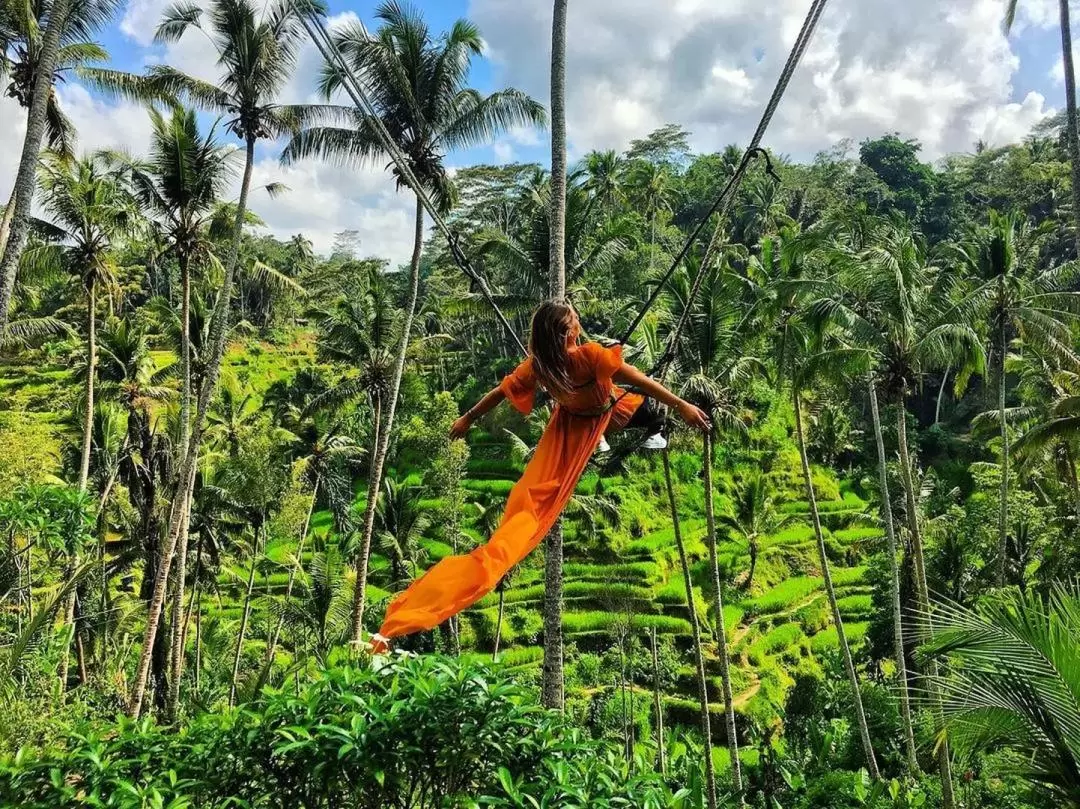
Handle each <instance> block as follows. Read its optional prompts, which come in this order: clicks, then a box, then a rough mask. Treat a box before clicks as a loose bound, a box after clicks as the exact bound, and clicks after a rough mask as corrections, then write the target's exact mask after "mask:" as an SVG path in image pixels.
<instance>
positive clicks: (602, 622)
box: [563, 610, 692, 635]
mask: <svg viewBox="0 0 1080 809" xmlns="http://www.w3.org/2000/svg"><path fill="white" fill-rule="evenodd" d="M624 620H625V618H624V617H623V616H622V615H619V614H618V613H614V612H602V611H600V610H593V611H590V612H566V613H563V631H564V632H566V633H567V634H569V635H577V634H584V633H589V632H608V631H611V630H612V629H614V628H615V627H616V626H618V625H619V623H620V622H622V621H624ZM632 624H633V628H634V629H635V630H647V629H654V628H655V629H656V631H657V632H659V633H660V634H662V635H690V634H692V628H691V626H690V622H689V621H687V620H686V619H684V618H677V617H675V616H672V615H634V616H633V619H632Z"/></svg>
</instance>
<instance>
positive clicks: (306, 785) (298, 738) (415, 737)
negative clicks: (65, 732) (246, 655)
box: [0, 656, 676, 809]
mask: <svg viewBox="0 0 1080 809" xmlns="http://www.w3.org/2000/svg"><path fill="white" fill-rule="evenodd" d="M629 767H630V762H627V761H625V759H624V757H623V756H622V755H621V751H620V752H619V753H616V752H615V751H614V750H613V749H611V748H609V747H607V746H605V745H602V744H599V743H596V742H592V741H590V740H588V739H585V738H583V737H582V735H581V734H580V733H579V732H577V731H575V730H571V729H569V728H568V727H567V726H566V725H565V724H564V721H563V720H562V718H561V717H559V716H558V715H556V714H553V713H549V712H547V711H544V710H542V709H540V708H539V707H537V706H536V705H535V703H534V702H533V701H532V699H531V698H530V696H529V695H528V693H527V692H525V691H524V690H522V689H521V688H520V687H518V686H514V685H511V684H509V683H507V682H505V681H504V680H502V679H501V678H500V677H499V676H498V675H497V674H495V673H493V672H492V670H490V669H486V668H483V667H476V666H470V665H468V664H466V663H463V662H461V661H455V660H447V659H442V658H438V657H434V656H432V657H425V658H407V657H398V658H395V659H394V660H393V661H392V662H391V663H389V664H387V665H386V666H384V667H383V668H381V669H379V670H358V669H338V670H332V671H326V672H322V673H320V674H319V675H318V676H317V677H316V679H315V680H314V681H312V682H310V683H309V684H308V685H307V686H306V687H305V688H304V689H303V690H302V691H301V692H300V693H299V694H298V695H294V694H292V693H286V692H284V691H282V692H276V691H268V692H266V694H265V695H264V696H263V698H262V699H261V701H260V702H258V703H256V704H252V705H249V706H246V707H243V708H239V709H233V710H230V711H228V712H226V713H224V714H206V715H203V716H201V717H199V718H198V719H197V720H195V721H194V722H193V723H192V724H191V725H189V726H188V727H186V728H184V729H183V730H181V731H180V732H171V731H169V730H167V729H165V728H161V727H158V726H157V725H155V724H154V723H153V722H151V721H149V720H143V721H141V722H133V721H130V720H121V722H120V723H119V724H118V725H109V726H104V727H100V728H93V729H89V730H88V731H87V732H85V733H83V734H81V735H72V736H71V737H70V739H68V740H67V743H66V744H65V745H63V746H58V747H56V748H54V749H52V750H50V751H48V752H46V753H44V754H42V755H40V756H34V755H31V754H22V755H17V756H14V757H7V758H3V759H0V805H2V806H20V807H24V809H46V808H47V809H65V807H77V806H109V807H122V808H123V809H134V808H135V807H145V806H158V807H165V806H168V807H174V808H176V809H179V807H190V806H199V807H207V808H208V809H217V808H220V809H223V808H224V807H226V806H229V807H232V806H247V807H252V808H253V809H255V808H256V807H258V808H260V809H263V808H265V809H277V808H278V807H280V809H285V807H289V808H290V809H292V808H294V807H311V808H312V809H313V808H314V807H326V806H334V807H343V808H345V809H382V807H387V806H409V807H415V809H425V808H428V807H430V809H435V807H443V806H451V805H452V806H462V805H470V806H505V805H507V799H510V801H511V803H510V804H509V805H517V806H521V805H533V804H532V803H531V802H529V801H527V799H523V798H522V797H521V796H522V795H523V794H529V795H533V796H539V797H542V796H544V795H545V794H547V795H551V796H552V798H550V799H549V800H551V801H554V802H553V803H552V802H549V803H546V804H545V805H556V806H560V807H584V806H601V807H603V806H643V805H650V806H657V807H664V806H674V805H676V804H675V803H674V801H675V798H674V797H673V796H672V795H671V794H670V792H669V791H668V790H667V788H666V787H665V786H664V785H663V783H662V782H661V781H660V780H659V779H658V778H656V777H655V776H651V775H645V776H639V777H636V778H635V777H631V776H630V775H629ZM645 769H647V768H646V767H645V766H644V765H643V764H642V763H639V766H638V771H639V772H641V771H643V770H645ZM586 785H587V787H588V788H587V789H586V788H585V787H586ZM585 794H588V795H589V798H588V799H585V798H577V799H575V798H574V797H573V796H575V795H585Z"/></svg>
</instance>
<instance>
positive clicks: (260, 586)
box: [206, 446, 882, 723]
mask: <svg viewBox="0 0 1080 809" xmlns="http://www.w3.org/2000/svg"><path fill="white" fill-rule="evenodd" d="M485 449H486V450H487V451H486V452H483V453H482V454H483V455H488V456H489V457H486V458H485V457H480V458H476V459H473V460H472V461H471V462H470V466H469V476H468V478H467V479H466V480H465V481H464V482H463V486H464V488H465V490H466V493H467V499H468V497H469V495H483V496H485V497H490V498H496V499H497V498H500V497H503V496H505V494H506V493H507V492H509V490H510V488H511V487H512V486H513V483H514V480H515V479H516V476H517V475H518V470H517V467H516V466H515V465H514V464H512V463H508V462H506V461H505V460H500V459H498V458H492V457H490V456H491V455H493V454H494V452H495V450H494V448H493V446H492V447H486V448H485ZM646 464H648V460H646V461H643V462H642V465H643V466H642V467H641V468H639V469H638V470H637V471H638V472H640V473H641V474H640V475H635V476H631V477H629V478H625V479H624V478H610V479H608V478H605V479H603V480H601V479H600V478H599V477H598V476H597V475H595V474H592V475H590V476H589V478H588V479H587V482H586V488H587V489H588V490H589V491H597V490H598V489H600V490H603V491H604V492H606V493H610V496H612V497H616V498H618V500H619V501H620V502H621V503H622V504H623V507H624V510H629V509H630V508H635V509H640V511H641V513H637V514H625V515H624V517H623V520H622V521H621V523H620V524H619V525H617V526H607V527H605V528H604V529H603V531H602V533H601V535H600V536H594V537H589V538H586V537H585V536H584V534H583V533H581V532H580V531H575V528H577V527H576V526H573V525H568V531H567V535H568V537H575V538H574V539H570V540H568V542H567V556H568V558H567V561H566V564H565V567H564V576H565V585H564V598H565V607H564V614H563V630H564V634H565V639H566V643H567V644H568V646H571V647H573V646H576V647H577V648H578V649H580V650H582V651H602V650H603V649H605V648H607V647H608V646H610V645H611V644H612V642H613V641H612V638H613V637H614V636H616V635H618V634H620V633H625V632H626V631H627V627H629V629H630V632H631V633H632V634H634V635H636V636H638V637H639V638H641V639H642V640H645V639H647V638H648V636H649V635H651V633H652V632H653V631H654V630H655V632H656V633H657V635H658V636H659V637H660V638H662V639H663V638H666V639H668V640H669V641H671V642H673V643H674V644H675V646H676V648H678V649H681V650H683V651H684V653H685V652H686V651H687V650H688V649H689V648H690V645H691V640H692V628H691V623H690V620H689V619H690V613H689V609H688V606H687V598H686V589H685V585H684V583H683V578H682V573H681V570H680V569H679V567H678V562H677V558H678V557H677V554H676V553H675V542H674V531H673V529H672V527H671V523H670V518H669V516H668V514H667V511H666V508H664V501H663V499H662V497H661V490H660V487H659V486H658V485H657V482H656V479H655V478H651V479H650V477H649V474H653V475H654V474H655V471H653V470H650V468H648V467H647V466H645V465H646ZM415 477H416V478H417V481H419V476H418V475H416V476H415ZM695 487H696V488H697V489H700V482H699V481H697V480H693V479H688V480H683V481H681V483H680V488H681V490H682V492H681V493H682V494H683V496H682V497H681V498H680V500H681V505H682V507H683V508H684V509H685V510H684V512H683V513H682V514H681V515H680V516H681V526H682V529H683V537H684V540H685V543H686V546H687V552H688V554H689V557H690V562H691V565H692V568H693V570H692V573H693V576H692V578H693V580H694V599H695V605H696V608H697V613H698V616H699V619H700V621H701V625H702V633H703V637H704V638H705V639H706V640H707V641H708V646H707V649H706V658H707V660H706V668H707V675H708V691H709V698H710V704H711V710H712V711H714V712H715V713H717V714H718V715H719V714H720V713H721V712H722V710H723V705H722V701H723V697H722V690H721V683H720V666H719V660H718V651H717V647H716V644H715V642H714V635H713V632H714V629H713V628H714V626H715V624H716V621H715V616H714V610H713V596H712V587H711V581H712V573H711V567H710V565H709V561H708V550H707V545H706V542H705V539H706V537H705V534H706V524H705V520H704V515H703V514H702V513H701V511H700V509H701V505H700V504H701V498H700V494H699V493H698V496H695V493H694V489H695ZM838 488H839V489H840V490H841V491H843V494H842V495H841V496H840V497H839V499H836V500H825V501H823V502H822V503H821V508H822V512H823V513H824V514H829V515H836V514H839V515H842V517H843V520H844V521H845V522H844V523H843V525H835V524H834V530H832V531H829V530H826V535H827V536H826V544H827V547H828V550H829V553H830V555H832V556H833V557H834V558H833V562H832V576H833V581H834V584H835V586H836V588H837V590H838V598H839V607H840V612H841V615H842V616H843V619H844V621H845V629H846V634H847V637H848V639H849V641H850V642H852V643H857V642H859V641H860V640H861V639H862V637H863V636H864V635H865V633H866V630H867V623H866V622H867V620H868V619H869V617H870V614H871V611H872V605H871V597H870V594H869V587H868V585H867V582H866V568H865V567H862V566H858V565H855V566H851V565H845V564H843V562H844V561H846V560H847V559H849V558H851V557H852V555H854V556H855V557H856V558H857V557H858V555H859V554H861V552H862V549H864V548H869V547H874V546H875V545H876V544H877V543H879V542H880V541H881V540H882V536H881V532H880V530H879V529H878V528H877V527H876V526H875V525H874V524H873V521H872V519H871V518H870V516H869V515H868V514H867V510H868V504H867V503H866V501H864V500H862V499H861V498H859V497H858V496H857V495H856V494H855V493H854V492H852V491H850V490H844V489H843V488H842V487H838ZM437 505H439V504H438V503H437V502H436V501H431V502H428V501H423V502H422V506H424V507H428V508H435V507H436V506H437ZM805 508H806V506H805V503H802V502H800V501H792V502H788V503H785V504H783V505H782V506H781V511H782V512H783V513H784V514H786V515H789V520H788V522H787V523H786V524H785V526H784V528H783V529H781V530H779V531H777V532H776V533H775V534H773V535H771V536H768V537H765V538H763V540H762V542H761V543H760V547H761V558H762V559H764V560H767V561H759V573H758V575H757V576H755V580H754V582H753V585H752V588H751V589H746V588H745V586H744V587H738V586H734V584H732V582H735V581H739V578H738V577H739V574H741V573H744V572H745V571H746V570H747V568H748V566H749V556H748V553H747V547H746V545H745V543H744V542H742V541H736V540H733V539H729V538H728V537H727V535H726V534H723V533H722V534H721V536H720V538H719V539H720V542H719V546H718V557H719V560H720V564H721V566H722V568H723V570H724V575H725V578H726V579H727V580H728V581H729V585H728V586H726V587H725V593H724V596H725V605H724V616H723V625H724V631H725V632H726V635H727V639H728V643H729V648H730V651H731V656H732V661H733V668H732V679H733V689H734V692H735V697H734V704H735V707H736V710H737V711H738V712H740V713H747V712H751V711H753V710H754V706H755V703H756V701H758V700H761V699H771V700H773V701H776V700H779V699H782V698H783V690H784V689H785V688H786V687H787V685H788V684H789V683H790V680H789V679H788V677H787V675H786V673H785V672H786V671H788V670H790V669H791V668H792V667H794V666H795V665H796V664H798V663H799V661H800V660H803V659H811V658H813V657H814V656H816V655H821V654H828V653H831V652H832V651H834V650H835V649H836V648H837V645H838V641H837V635H836V631H835V629H834V627H833V626H832V617H831V611H830V610H829V609H828V604H827V602H826V600H825V593H824V589H823V579H822V577H821V571H820V563H819V560H818V556H817V543H816V540H815V538H814V534H813V530H812V528H811V526H810V522H809V519H808V517H809V515H808V514H807V513H806V512H805ZM331 523H332V521H331V518H330V515H329V513H327V512H323V511H318V512H316V513H315V514H314V515H313V517H312V520H311V531H312V533H313V534H316V535H319V536H322V537H325V541H326V542H327V543H328V544H329V545H331V546H332V545H333V544H334V543H335V542H336V541H337V538H336V537H335V536H334V533H333V530H332V524H331ZM634 526H637V528H636V529H635V528H634ZM465 527H466V532H467V533H468V534H469V535H471V536H472V537H474V538H475V539H476V540H477V541H479V539H480V538H481V537H482V536H483V532H482V531H481V530H480V528H479V527H478V526H475V525H471V524H469V523H466V526H465ZM635 530H636V533H635ZM422 545H423V548H424V551H425V555H426V560H425V563H424V565H422V567H423V566H426V565H428V564H431V563H433V562H435V561H437V560H438V559H441V558H442V557H444V556H446V555H447V554H448V553H451V552H452V549H451V548H450V547H449V546H448V545H447V544H445V543H443V542H438V541H435V540H431V539H424V540H423V541H422ZM540 557H541V554H536V555H535V558H530V559H529V560H527V561H526V562H525V563H523V565H522V566H521V567H520V568H519V569H518V570H516V571H514V573H513V575H512V578H511V579H510V581H509V584H508V586H507V587H506V589H505V591H504V593H503V606H504V612H503V623H502V629H501V637H500V652H499V660H500V664H501V665H504V666H506V667H508V668H510V669H513V670H514V671H516V672H527V673H530V674H531V675H533V676H535V675H536V674H537V673H538V671H539V667H540V664H541V661H542V656H543V651H542V648H541V647H540V645H539V644H540V642H541V637H540V633H541V631H542V620H541V609H542V605H543V597H544V585H543V574H542V559H541V558H540ZM302 558H303V561H304V563H305V565H307V564H309V563H310V559H311V549H310V545H309V548H308V549H307V550H306V551H305V552H304V554H303V557H302ZM292 559H293V555H292V554H291V553H284V554H281V553H280V552H279V553H277V554H276V555H275V557H274V559H273V560H272V561H268V562H264V563H263V564H261V565H260V568H259V571H258V575H257V576H256V580H255V593H256V595H265V594H272V595H274V594H276V595H278V596H280V595H281V594H282V593H283V592H284V591H285V589H286V588H287V586H288V581H289V570H288V565H289V564H290V563H291V560H292ZM388 565H389V562H388V560H387V559H385V558H382V557H381V556H378V555H376V556H375V557H374V558H373V559H372V570H373V571H375V573H374V576H375V579H376V581H377V582H379V584H380V586H369V589H368V597H369V602H370V603H372V604H373V605H376V606H377V605H378V604H379V603H380V602H385V600H387V599H389V598H390V596H391V592H389V591H388V589H386V587H385V586H383V585H382V582H383V580H384V579H385V576H386V572H387V570H388ZM239 573H240V571H233V572H231V573H223V574H222V575H221V576H219V578H218V582H217V584H218V588H219V591H220V593H221V594H222V599H223V600H222V607H221V608H220V609H219V608H218V607H216V606H214V607H213V609H214V611H216V612H219V614H222V615H223V616H225V617H227V618H238V617H239V613H240V603H241V602H242V597H243V589H244V587H245V586H246V578H245V577H244V576H243V575H239ZM397 586H400V585H397ZM498 604H499V597H498V594H497V593H491V594H489V595H487V596H485V597H484V598H483V599H481V600H480V602H478V603H477V604H476V605H475V606H474V607H473V608H472V609H470V610H469V611H467V612H466V613H465V615H464V617H463V620H462V632H463V633H464V634H463V639H465V638H467V639H468V641H469V642H472V643H475V645H476V647H477V648H476V649H475V650H474V651H469V652H467V654H471V655H476V656H477V657H479V658H484V659H490V656H491V647H492V645H493V642H494V637H495V634H496V631H497V629H496V624H497V622H498ZM206 608H207V609H209V606H208V605H207V606H206ZM260 610H262V605H261V604H260V603H258V602H257V603H256V617H255V618H254V619H253V627H255V630H254V631H256V632H257V631H258V627H259V626H260V621H261V622H262V624H266V619H265V618H264V617H259V616H258V613H259V611H260ZM694 676H695V675H694V670H693V668H692V667H691V666H690V665H689V658H688V657H687V658H686V664H685V665H684V666H683V668H682V670H681V673H680V681H679V683H678V684H677V685H676V686H675V688H674V689H673V690H672V691H671V693H668V694H667V695H666V696H665V698H664V705H665V706H666V710H667V712H668V714H669V720H670V721H673V722H681V721H687V722H690V723H693V722H694V721H696V720H695V719H694V716H695V715H696V711H697V703H696V701H695V700H693V699H692V698H688V697H689V695H692V694H693V693H694V690H695V688H696V686H695V685H694ZM603 688H604V687H601V688H600V690H601V691H602V690H603Z"/></svg>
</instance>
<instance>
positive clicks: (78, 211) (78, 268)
mask: <svg viewBox="0 0 1080 809" xmlns="http://www.w3.org/2000/svg"><path fill="white" fill-rule="evenodd" d="M41 193H42V198H43V199H42V202H43V206H44V208H45V211H46V213H47V214H48V216H49V217H50V219H51V220H52V223H53V225H54V226H55V227H57V228H59V229H61V230H62V231H63V232H64V243H62V244H40V245H37V246H35V247H34V248H33V249H31V250H28V251H26V252H25V253H24V254H23V260H24V262H25V263H26V264H27V265H29V266H31V267H33V268H34V270H35V271H37V272H41V271H42V270H43V269H47V270H49V271H53V272H62V271H66V272H67V273H68V274H70V275H72V276H74V277H76V278H78V279H79V280H80V282H81V285H82V288H83V290H84V291H85V293H86V306H87V318H86V320H87V329H86V355H87V363H86V412H85V417H84V425H83V440H82V455H81V461H80V464H79V489H80V490H83V491H85V489H86V483H87V479H88V477H89V474H90V446H91V437H92V433H93V419H94V382H95V378H96V375H97V302H98V294H99V292H102V291H105V292H106V293H113V292H115V291H116V290H117V283H116V269H117V266H116V261H115V257H114V255H113V251H112V248H113V243H114V241H116V240H117V239H119V238H120V237H121V236H122V235H123V234H124V233H125V232H128V231H130V230H131V229H132V227H133V225H134V222H135V219H136V218H137V214H136V211H135V208H134V206H133V204H132V200H131V198H130V197H129V196H128V195H127V194H126V193H125V192H124V189H123V188H122V186H121V185H120V183H119V182H117V179H116V177H114V176H112V175H111V174H110V173H108V172H107V171H106V170H105V169H104V167H103V165H102V163H101V161H100V160H98V159H95V158H87V159H84V160H80V161H76V162H74V163H72V162H70V161H68V160H65V159H63V158H61V157H58V156H55V155H53V156H50V157H48V158H47V159H46V161H45V163H44V165H43V167H42V172H41Z"/></svg>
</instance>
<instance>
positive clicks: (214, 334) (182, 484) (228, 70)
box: [99, 0, 304, 716]
mask: <svg viewBox="0 0 1080 809" xmlns="http://www.w3.org/2000/svg"><path fill="white" fill-rule="evenodd" d="M259 7H260V6H259V4H257V3H255V2H254V0H214V2H213V3H211V4H210V5H209V6H208V7H207V8H203V7H202V6H200V5H197V4H193V3H185V2H180V3H177V4H175V5H173V6H171V7H170V8H169V9H168V10H167V11H166V12H165V16H164V17H163V19H162V21H161V23H160V24H159V25H158V29H157V34H156V37H157V40H158V41H159V42H163V43H169V42H176V41H177V40H179V39H180V38H181V37H182V36H183V35H184V34H185V33H186V32H188V31H189V30H191V29H197V30H199V31H201V32H202V33H204V34H205V35H206V38H207V39H208V40H209V41H210V42H211V43H212V45H213V47H214V49H215V51H216V53H217V58H218V61H217V67H218V69H219V71H220V73H221V76H222V78H221V81H220V83H219V84H213V83H211V82H207V81H203V80H201V79H196V78H193V77H191V76H188V75H186V74H184V73H182V72H180V71H178V70H176V69H175V68H172V67H169V66H166V65H159V66H155V67H151V68H150V70H149V71H148V74H147V75H146V76H145V77H141V78H140V80H139V81H130V82H126V83H124V82H120V83H119V88H118V91H119V92H121V93H122V94H124V95H127V96H129V97H133V98H135V99H136V100H142V99H145V98H146V97H147V96H148V95H156V96H162V95H168V96H174V97H176V98H180V99H186V100H187V101H189V102H190V103H192V104H193V105H194V106H196V107H201V108H203V109H206V110H209V111H211V112H216V113H219V114H221V115H224V116H226V125H225V126H226V129H227V130H228V131H229V132H231V133H232V134H234V135H236V136H237V137H238V138H240V140H241V141H243V143H244V156H245V161H244V174H243V179H242V180H241V183H240V197H239V199H238V201H237V204H236V208H235V216H234V218H233V223H232V231H231V233H230V234H229V235H230V243H229V248H228V254H227V256H226V259H225V261H224V262H223V264H224V277H223V279H222V282H221V285H220V288H219V290H218V297H217V303H216V305H215V307H214V314H213V321H212V326H211V335H210V341H209V348H210V350H209V353H208V357H207V361H206V368H207V373H206V379H205V380H204V382H203V386H202V390H200V391H199V398H198V402H197V405H196V409H195V418H194V419H193V421H192V425H191V430H190V438H189V441H188V448H187V449H188V451H187V454H186V455H185V457H184V458H182V459H180V463H179V464H178V467H179V474H178V475H177V493H176V496H175V497H174V498H173V502H172V507H171V509H170V513H169V521H168V532H167V534H166V539H165V551H166V553H165V554H164V556H163V558H162V564H161V566H160V568H159V569H158V573H157V576H156V577H155V582H154V595H153V599H152V601H151V605H150V606H151V610H150V616H149V618H148V620H147V625H146V631H145V635H144V637H143V648H142V654H141V656H140V662H139V667H138V670H137V672H136V676H135V683H134V688H133V689H132V694H131V701H130V705H129V710H130V712H131V713H132V715H134V716H138V715H139V714H140V712H141V711H142V702H143V696H144V694H145V690H146V677H147V672H148V671H149V666H150V655H151V650H152V649H153V645H154V639H155V638H156V636H157V631H158V623H159V613H160V610H161V605H162V604H163V603H164V601H165V594H166V589H167V586H168V581H169V571H170V567H171V564H172V557H173V553H174V551H175V549H176V545H177V542H178V541H179V537H180V534H181V533H182V532H183V530H184V527H185V526H186V524H187V521H188V515H189V512H190V508H191V497H192V491H193V489H194V486H195V473H196V467H197V459H198V454H199V448H200V445H201V442H202V436H203V430H204V428H205V419H206V414H207V412H208V410H209V409H210V403H211V400H212V397H213V393H214V390H215V388H216V387H217V381H218V375H219V374H220V371H221V360H222V357H223V356H224V354H225V343H226V337H227V335H228V333H229V318H230V303H231V300H232V289H233V281H234V278H235V272H236V267H237V261H238V258H239V254H240V242H241V237H242V232H243V225H244V222H245V217H246V214H247V203H248V193H249V191H250V188H251V175H252V171H253V168H254V163H255V144H256V143H257V142H258V141H259V140H260V139H273V138H277V137H280V136H282V135H284V134H287V133H290V132H292V131H294V130H295V129H296V127H297V126H298V125H299V124H300V123H301V122H302V121H303V120H304V108H298V107H291V106H286V105H279V104H276V103H274V98H275V96H276V95H277V93H278V91H279V90H280V89H281V88H282V87H283V86H284V85H285V83H286V82H287V81H288V79H289V77H290V76H291V75H292V68H293V66H294V64H295V62H296V54H297V49H298V48H299V46H300V43H301V39H302V29H301V26H300V22H299V16H298V9H297V7H296V6H295V5H294V4H290V3H287V2H285V1H284V0H279V1H278V2H273V3H271V4H270V5H269V7H268V9H267V11H266V13H265V14H264V15H261V16H260V13H259ZM99 85H100V83H99ZM113 89H114V91H115V90H116V89H117V88H115V87H114V88H113ZM268 190H270V191H271V193H273V192H274V191H275V190H277V189H276V187H275V186H270V187H268Z"/></svg>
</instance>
